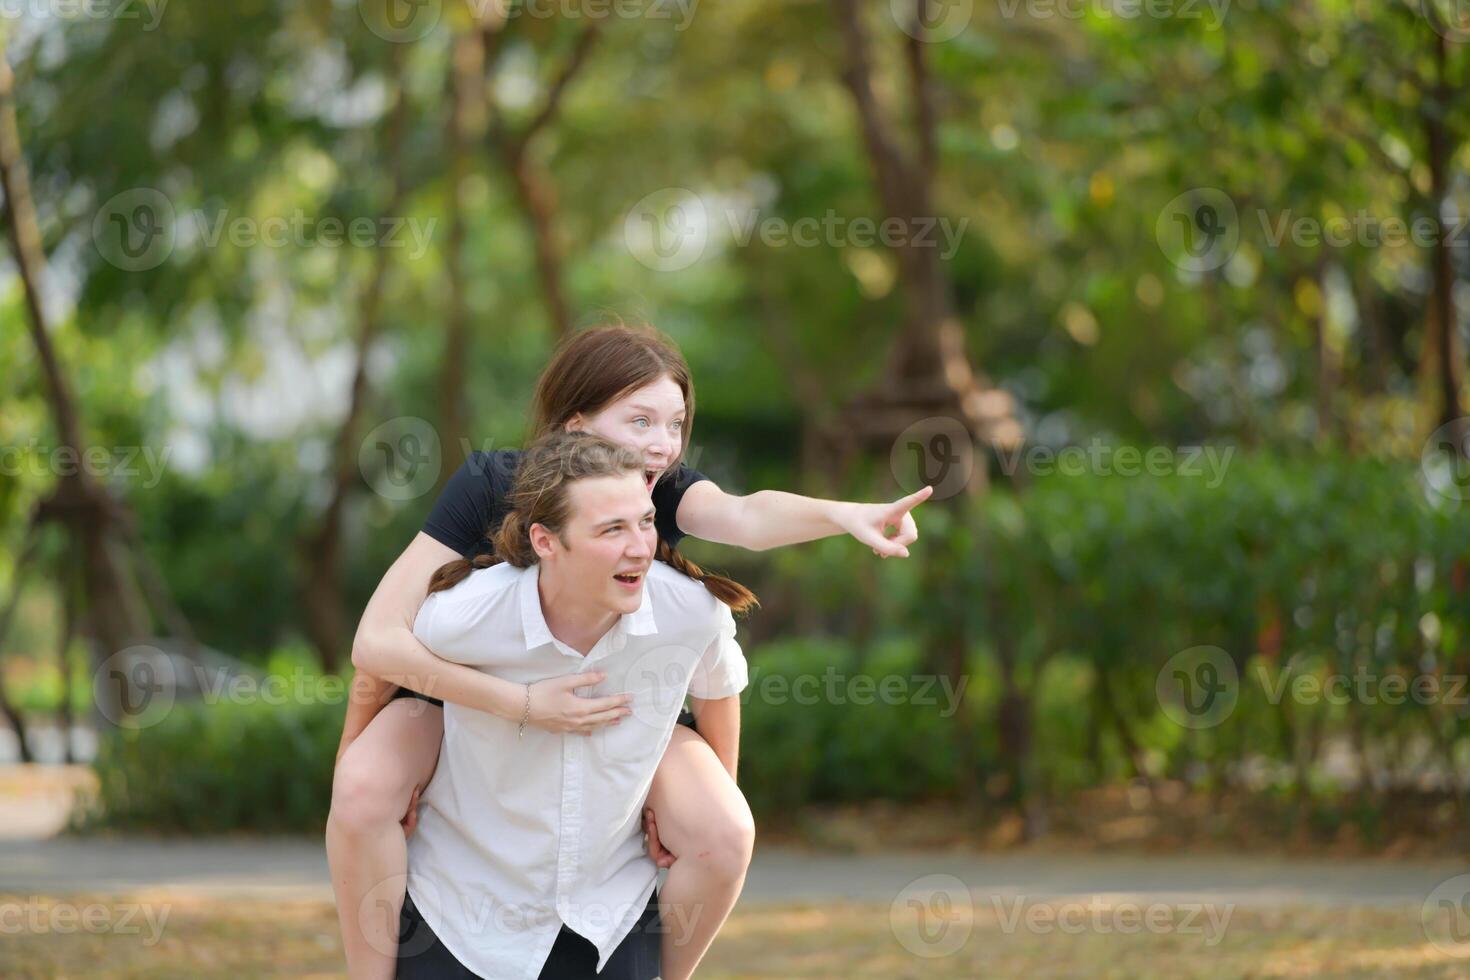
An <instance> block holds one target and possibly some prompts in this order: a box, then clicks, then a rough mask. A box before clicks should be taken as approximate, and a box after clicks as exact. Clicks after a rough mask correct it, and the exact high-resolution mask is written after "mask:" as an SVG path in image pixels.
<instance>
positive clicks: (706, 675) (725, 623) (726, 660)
mask: <svg viewBox="0 0 1470 980" xmlns="http://www.w3.org/2000/svg"><path fill="white" fill-rule="evenodd" d="M715 606H716V613H715V615H716V617H717V618H718V619H719V624H720V629H719V632H718V633H717V634H716V635H715V638H714V640H712V641H711V642H710V645H709V647H708V648H707V649H706V650H705V651H704V656H702V657H700V658H699V662H698V663H697V664H695V665H694V672H693V674H692V675H691V676H690V678H689V694H690V696H691V697H696V698H703V699H704V700H706V701H710V700H713V699H715V698H728V697H732V696H734V695H736V694H739V693H740V692H741V691H743V690H745V688H746V687H747V686H748V685H749V683H750V677H749V673H748V671H747V670H746V666H745V653H744V651H742V650H741V649H740V644H739V643H737V642H735V617H734V616H733V615H732V614H731V613H730V607H729V606H727V605H725V604H724V603H723V602H718V601H716V603H715Z"/></svg>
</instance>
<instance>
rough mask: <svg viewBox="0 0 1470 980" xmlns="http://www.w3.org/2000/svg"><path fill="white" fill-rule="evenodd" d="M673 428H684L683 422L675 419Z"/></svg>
mask: <svg viewBox="0 0 1470 980" xmlns="http://www.w3.org/2000/svg"><path fill="white" fill-rule="evenodd" d="M674 428H676V429H682V428H684V420H683V419H677V420H676V421H675V422H674Z"/></svg>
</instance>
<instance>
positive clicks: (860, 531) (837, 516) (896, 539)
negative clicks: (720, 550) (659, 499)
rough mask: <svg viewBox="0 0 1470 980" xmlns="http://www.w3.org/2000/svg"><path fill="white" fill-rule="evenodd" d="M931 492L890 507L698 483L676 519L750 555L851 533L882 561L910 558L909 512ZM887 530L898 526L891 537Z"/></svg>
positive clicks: (914, 530)
mask: <svg viewBox="0 0 1470 980" xmlns="http://www.w3.org/2000/svg"><path fill="white" fill-rule="evenodd" d="M933 492H934V488H933V487H923V488H921V489H919V490H916V491H914V492H913V493H911V494H909V495H908V496H906V497H900V498H899V499H898V500H895V501H893V502H892V503H889V504H863V503H856V502H853V501H849V500H822V499H819V498H817V497H803V496H801V495H800V494H795V493H786V492H785V491H782V490H757V491H756V492H755V493H752V494H749V495H747V496H744V497H737V496H735V495H733V494H728V493H726V492H725V491H723V490H721V489H720V488H719V487H717V486H715V484H714V483H713V482H711V481H710V480H700V481H699V482H698V483H695V484H694V485H693V486H691V487H690V488H689V489H688V490H685V491H684V496H683V498H682V499H681V500H680V502H679V512H678V514H677V515H676V518H677V520H678V522H679V528H680V529H681V530H682V531H684V533H686V534H691V535H693V536H694V537H696V538H703V539H704V540H705V541H714V542H716V543H717V544H732V545H735V546H737V547H740V548H746V549H749V550H750V551H765V550H767V549H769V548H780V547H783V546H785V545H788V544H800V543H801V542H804V541H815V540H817V539H818V538H827V537H831V536H832V535H834V534H850V535H852V536H853V537H854V538H857V539H858V540H859V541H861V542H862V543H863V544H865V545H867V546H868V547H870V548H872V549H873V551H874V552H875V553H876V554H878V555H881V556H882V557H884V558H890V557H902V558H907V557H908V555H909V549H908V546H909V545H910V544H913V543H914V541H915V540H917V539H918V537H919V530H918V526H917V525H916V524H915V523H914V518H913V515H912V514H911V513H910V511H912V510H913V509H914V508H915V507H917V506H918V505H919V504H921V503H923V502H924V501H926V500H928V499H929V496H930V494H932V493H933ZM889 527H895V528H897V533H896V534H895V535H894V536H893V537H891V538H890V537H888V536H887V533H886V532H887V529H888V528H889Z"/></svg>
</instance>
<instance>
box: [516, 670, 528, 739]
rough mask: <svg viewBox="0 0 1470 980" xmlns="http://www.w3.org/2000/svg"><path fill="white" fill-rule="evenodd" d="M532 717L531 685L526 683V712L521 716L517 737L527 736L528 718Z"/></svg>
mask: <svg viewBox="0 0 1470 980" xmlns="http://www.w3.org/2000/svg"><path fill="white" fill-rule="evenodd" d="M530 717H531V685H530V684H529V683H528V684H527V685H526V713H525V714H524V715H522V716H521V727H520V728H519V729H517V731H516V738H525V737H526V719H528V718H530Z"/></svg>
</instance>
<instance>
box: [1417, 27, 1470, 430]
mask: <svg viewBox="0 0 1470 980" xmlns="http://www.w3.org/2000/svg"><path fill="white" fill-rule="evenodd" d="M1448 45H1449V41H1448V40H1447V39H1446V38H1445V37H1444V36H1443V35H1442V34H1439V33H1436V34H1434V59H1435V68H1436V74H1435V84H1434V96H1433V99H1432V100H1431V105H1430V107H1429V110H1428V111H1427V112H1425V113H1424V116H1423V120H1424V133H1425V138H1426V143H1427V145H1428V151H1429V152H1428V161H1427V162H1428V164H1429V183H1430V193H1429V197H1430V202H1431V206H1432V208H1433V212H1434V213H1433V219H1434V232H1435V237H1434V245H1433V247H1432V248H1431V249H1430V264H1431V269H1432V275H1433V283H1434V285H1433V289H1432V291H1431V293H1430V315H1429V323H1428V326H1429V329H1428V331H1427V336H1426V343H1425V345H1424V355H1425V360H1426V362H1427V363H1428V364H1429V365H1431V373H1432V375H1433V386H1434V389H1435V394H1436V396H1437V401H1438V417H1437V425H1438V426H1449V427H1450V430H1449V435H1450V441H1452V442H1453V443H1454V445H1455V450H1456V452H1458V453H1459V454H1460V455H1461V456H1466V455H1470V447H1467V446H1466V444H1465V437H1466V435H1467V434H1470V433H1467V431H1466V428H1465V420H1464V418H1463V409H1462V408H1461V405H1460V388H1461V385H1462V379H1463V377H1464V368H1463V366H1462V365H1461V363H1460V351H1459V341H1458V338H1457V336H1456V334H1457V333H1458V328H1459V322H1458V318H1457V315H1456V310H1455V270H1454V263H1453V257H1452V256H1451V254H1450V243H1449V240H1448V235H1447V233H1446V230H1445V227H1444V217H1445V209H1446V204H1447V202H1448V201H1449V195H1450V173H1449V169H1450V158H1451V145H1450V143H1451V141H1450V137H1449V134H1448V133H1447V131H1446V123H1445V116H1446V115H1447V114H1448V112H1449V106H1450V102H1449V91H1448V87H1447V84H1446V77H1445V62H1446V59H1447V57H1448V51H1447V48H1448Z"/></svg>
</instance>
